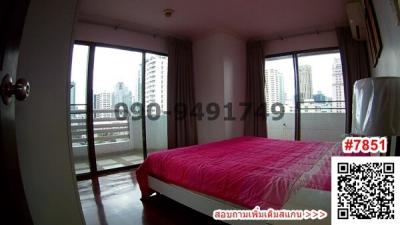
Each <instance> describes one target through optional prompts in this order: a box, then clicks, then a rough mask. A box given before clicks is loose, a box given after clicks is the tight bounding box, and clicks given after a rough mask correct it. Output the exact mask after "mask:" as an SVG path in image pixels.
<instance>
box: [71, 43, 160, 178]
mask: <svg viewBox="0 0 400 225" xmlns="http://www.w3.org/2000/svg"><path fill="white" fill-rule="evenodd" d="M72 62H73V66H72V71H71V87H72V88H71V94H70V96H71V118H72V120H71V124H72V126H71V133H72V143H73V147H74V157H75V168H76V173H77V174H82V173H89V172H92V173H96V172H98V171H103V170H109V169H116V168H123V167H127V166H133V165H137V164H140V163H142V162H143V160H144V158H145V157H146V155H147V151H148V150H150V151H157V150H160V149H163V148H166V147H167V123H166V121H167V119H166V115H165V114H164V113H163V112H166V111H167V64H168V57H167V56H165V55H163V54H156V53H150V52H146V51H140V50H132V49H126V48H115V47H113V46H107V45H100V44H95V43H82V44H75V45H74V54H73V59H72ZM86 81H87V82H86ZM88 103H89V104H88ZM86 118H89V119H87V120H86Z"/></svg>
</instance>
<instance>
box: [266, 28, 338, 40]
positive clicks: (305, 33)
mask: <svg viewBox="0 0 400 225" xmlns="http://www.w3.org/2000/svg"><path fill="white" fill-rule="evenodd" d="M333 31H335V28H329V29H316V30H314V31H307V32H302V33H296V34H288V35H280V36H278V37H275V38H271V39H265V40H264V41H277V40H281V41H283V40H285V39H289V38H294V37H300V36H305V35H312V34H315V35H319V34H321V33H329V32H333Z"/></svg>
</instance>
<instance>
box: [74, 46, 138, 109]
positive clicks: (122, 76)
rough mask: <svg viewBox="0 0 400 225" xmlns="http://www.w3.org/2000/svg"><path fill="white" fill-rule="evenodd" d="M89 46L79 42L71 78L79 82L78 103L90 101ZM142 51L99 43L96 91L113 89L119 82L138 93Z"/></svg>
mask: <svg viewBox="0 0 400 225" xmlns="http://www.w3.org/2000/svg"><path fill="white" fill-rule="evenodd" d="M88 51H89V48H88V46H85V45H75V46H74V52H73V60H72V73H71V81H74V82H75V85H76V89H75V96H76V103H77V104H85V102H86V73H87V65H88ZM141 63H142V53H141V52H134V51H126V50H120V49H112V48H105V47H96V51H95V60H94V70H93V93H94V94H97V93H100V92H103V91H105V92H112V91H113V90H114V87H115V84H116V83H117V82H124V84H125V85H126V86H127V87H128V88H129V90H131V91H132V92H134V93H136V91H135V90H136V86H135V84H136V83H137V79H138V76H139V75H140V74H139V73H138V71H141Z"/></svg>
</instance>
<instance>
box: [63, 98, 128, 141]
mask: <svg viewBox="0 0 400 225" xmlns="http://www.w3.org/2000/svg"><path fill="white" fill-rule="evenodd" d="M93 114H94V115H93V128H94V130H93V131H94V141H95V144H103V143H104V144H105V143H115V142H123V141H129V139H130V124H129V120H128V119H126V120H117V119H116V118H115V114H114V110H112V109H101V110H96V109H95V110H93ZM70 115H71V135H72V144H73V146H79V145H87V130H86V105H85V104H71V112H70Z"/></svg>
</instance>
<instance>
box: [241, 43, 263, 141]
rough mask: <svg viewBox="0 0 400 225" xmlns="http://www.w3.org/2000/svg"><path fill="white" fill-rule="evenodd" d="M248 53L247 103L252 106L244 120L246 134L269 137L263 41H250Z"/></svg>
mask: <svg viewBox="0 0 400 225" xmlns="http://www.w3.org/2000/svg"><path fill="white" fill-rule="evenodd" d="M246 55H247V68H246V69H247V74H246V103H248V104H250V106H251V107H250V111H249V113H248V114H247V116H246V118H245V121H244V134H245V135H247V136H258V137H267V120H266V106H265V93H264V89H265V86H264V85H265V77H264V73H265V72H264V67H265V65H264V64H265V61H264V60H265V59H264V57H265V56H264V45H263V42H262V41H254V42H248V43H247V54H246Z"/></svg>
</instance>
